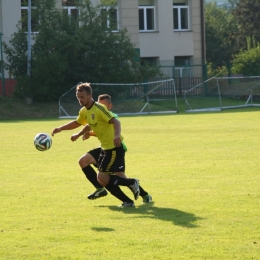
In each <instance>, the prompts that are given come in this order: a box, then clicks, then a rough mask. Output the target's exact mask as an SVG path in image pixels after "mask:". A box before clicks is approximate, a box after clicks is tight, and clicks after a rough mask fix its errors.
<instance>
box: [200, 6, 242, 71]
mask: <svg viewBox="0 0 260 260" xmlns="http://www.w3.org/2000/svg"><path fill="white" fill-rule="evenodd" d="M236 28H237V25H236V22H235V20H234V18H233V15H232V13H231V11H230V9H228V8H226V7H218V6H217V4H216V2H213V3H206V4H205V31H206V58H207V63H211V64H212V67H213V68H217V67H218V66H223V65H225V64H228V63H229V62H230V60H232V56H233V54H234V52H236V51H237V50H236V49H235V47H234V46H235V37H234V33H235V31H236Z"/></svg>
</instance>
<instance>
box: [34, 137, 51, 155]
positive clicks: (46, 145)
mask: <svg viewBox="0 0 260 260" xmlns="http://www.w3.org/2000/svg"><path fill="white" fill-rule="evenodd" d="M51 145H52V139H51V137H50V135H48V134H46V133H39V134H37V135H36V136H35V137H34V146H35V147H36V149H37V150H39V151H41V152H43V151H47V150H48V149H50V148H51Z"/></svg>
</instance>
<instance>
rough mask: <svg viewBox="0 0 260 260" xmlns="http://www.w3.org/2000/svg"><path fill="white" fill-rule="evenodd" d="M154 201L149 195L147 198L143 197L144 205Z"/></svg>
mask: <svg viewBox="0 0 260 260" xmlns="http://www.w3.org/2000/svg"><path fill="white" fill-rule="evenodd" d="M152 201H153V199H152V196H151V195H149V194H147V195H145V196H143V203H149V202H152Z"/></svg>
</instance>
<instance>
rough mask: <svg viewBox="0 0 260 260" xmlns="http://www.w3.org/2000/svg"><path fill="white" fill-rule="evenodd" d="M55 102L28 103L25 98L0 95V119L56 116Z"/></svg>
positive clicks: (57, 111)
mask: <svg viewBox="0 0 260 260" xmlns="http://www.w3.org/2000/svg"><path fill="white" fill-rule="evenodd" d="M58 116H59V108H58V101H57V102H48V103H36V102H33V103H32V104H30V105H28V104H27V102H26V101H25V100H19V99H16V98H3V97H0V119H5V120H6V119H32V118H36V119H37V118H58Z"/></svg>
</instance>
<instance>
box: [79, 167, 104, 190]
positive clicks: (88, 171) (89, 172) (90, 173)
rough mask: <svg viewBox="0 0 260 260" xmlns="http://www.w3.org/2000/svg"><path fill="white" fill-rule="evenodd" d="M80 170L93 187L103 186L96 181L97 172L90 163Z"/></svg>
mask: <svg viewBox="0 0 260 260" xmlns="http://www.w3.org/2000/svg"><path fill="white" fill-rule="evenodd" d="M82 171H83V172H84V174H85V175H86V178H87V179H88V180H89V181H90V182H91V183H92V184H93V186H94V187H95V188H97V189H99V188H103V186H102V185H101V184H99V182H98V181H97V173H96V172H95V170H94V169H93V168H92V167H91V166H90V165H89V166H86V167H84V168H82Z"/></svg>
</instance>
